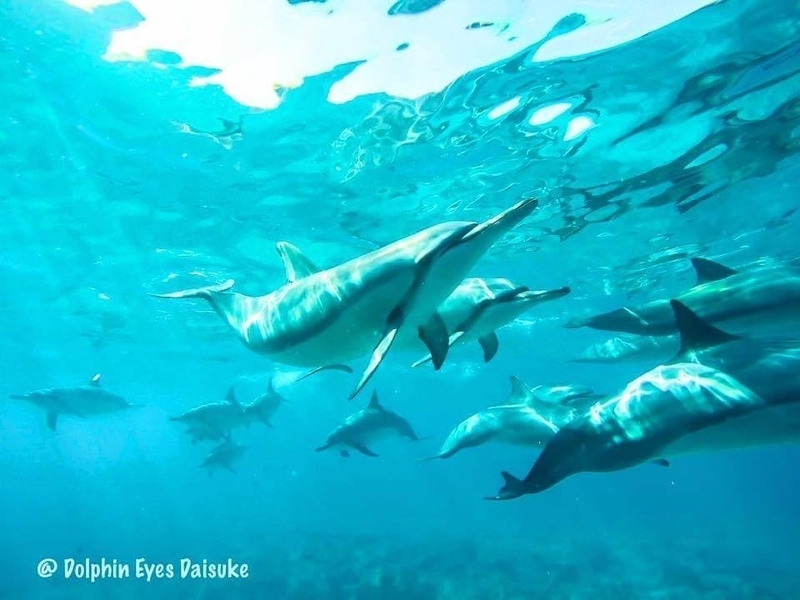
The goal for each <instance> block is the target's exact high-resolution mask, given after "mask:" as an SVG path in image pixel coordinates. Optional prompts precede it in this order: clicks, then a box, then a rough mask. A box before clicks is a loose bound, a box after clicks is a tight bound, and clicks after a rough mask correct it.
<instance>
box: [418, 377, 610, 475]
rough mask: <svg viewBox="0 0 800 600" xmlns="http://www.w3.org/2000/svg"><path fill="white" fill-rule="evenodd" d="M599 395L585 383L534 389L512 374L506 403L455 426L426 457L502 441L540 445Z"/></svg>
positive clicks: (522, 444) (445, 456)
mask: <svg viewBox="0 0 800 600" xmlns="http://www.w3.org/2000/svg"><path fill="white" fill-rule="evenodd" d="M599 397H601V396H600V395H598V394H595V393H594V392H592V391H591V390H589V389H588V388H584V387H582V386H569V385H561V386H537V387H536V388H533V389H531V388H530V387H528V386H527V385H526V384H525V383H523V382H522V380H520V379H519V378H518V377H515V376H513V375H512V376H511V393H510V394H509V396H508V398H507V399H506V403H505V404H502V405H499V406H492V407H489V408H487V409H485V410H482V411H480V412H478V413H476V414H474V415H472V416H471V417H469V418H467V419H465V420H464V421H462V422H461V423H459V424H458V425H456V426H455V428H453V430H452V431H451V432H450V434H449V435H448V436H447V439H446V440H445V441H444V443H443V444H442V447H441V449H440V450H439V453H438V454H437V455H435V456H432V457H430V458H426V459H423V460H432V459H435V458H450V457H451V456H453V455H454V454H456V453H457V452H460V451H461V450H464V449H466V448H474V447H476V446H480V445H482V444H486V443H488V442H501V443H505V444H514V445H520V446H532V447H535V448H541V447H542V446H543V445H544V444H546V443H547V442H548V441H549V440H550V438H552V437H553V435H554V434H555V433H556V432H557V431H558V430H559V428H560V427H561V426H562V425H563V424H565V423H567V422H569V421H570V420H571V419H572V418H574V417H575V416H576V415H578V414H580V412H581V411H582V410H583V409H585V408H587V407H588V406H589V405H590V404H592V403H593V402H595V401H596V400H597V399H598V398H599Z"/></svg>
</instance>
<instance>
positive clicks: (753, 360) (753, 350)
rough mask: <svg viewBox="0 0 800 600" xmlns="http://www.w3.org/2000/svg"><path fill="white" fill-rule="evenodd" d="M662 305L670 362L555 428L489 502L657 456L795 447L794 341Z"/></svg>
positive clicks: (799, 380)
mask: <svg viewBox="0 0 800 600" xmlns="http://www.w3.org/2000/svg"><path fill="white" fill-rule="evenodd" d="M670 304H671V306H672V309H673V311H674V315H675V320H676V323H677V327H678V330H679V333H680V339H681V347H680V351H679V353H678V354H677V355H676V356H675V358H674V359H673V360H672V361H670V362H668V363H666V364H663V365H659V366H658V367H656V368H654V369H652V370H650V371H648V372H647V373H645V374H644V375H642V376H641V377H638V378H637V379H635V380H634V381H632V382H630V383H629V384H628V385H627V386H626V387H625V389H624V390H622V391H621V392H619V393H618V394H615V395H613V396H611V397H609V398H608V399H607V400H605V401H603V402H599V403H597V404H595V405H594V406H592V407H590V408H589V410H587V411H586V412H585V413H584V414H583V415H581V416H579V417H577V418H575V419H573V420H572V421H570V422H569V423H567V424H566V425H564V426H563V427H562V428H561V429H560V430H559V431H558V433H556V434H555V435H554V436H553V438H552V439H551V440H550V441H549V442H548V443H547V445H546V446H545V447H544V449H543V450H542V452H541V454H540V455H539V457H538V459H537V460H536V462H535V464H534V465H533V467H532V468H531V470H530V472H529V473H528V475H527V476H526V477H525V479H523V480H520V479H517V478H516V477H514V476H513V475H511V474H509V473H507V472H505V471H504V472H503V473H502V475H503V478H504V480H505V485H504V487H503V488H502V489H501V490H500V491H499V492H498V494H497V495H496V496H494V497H493V498H491V499H495V500H507V499H511V498H517V497H519V496H521V495H524V494H535V493H539V492H542V491H544V490H546V489H548V488H550V487H552V486H554V485H556V484H557V483H559V482H560V481H562V480H563V479H565V478H566V477H569V476H570V475H574V474H576V473H580V472H610V471H618V470H621V469H627V468H631V467H634V466H636V465H639V464H642V463H643V462H646V461H650V460H653V459H654V458H655V457H657V456H665V457H675V456H682V455H686V454H694V453H699V452H716V451H723V450H730V449H739V448H748V447H754V446H763V445H773V444H789V443H797V442H800V336H796V337H794V338H793V337H783V338H774V337H765V336H761V337H752V336H747V337H743V336H738V335H734V334H730V333H728V332H725V331H722V330H721V329H718V328H716V327H714V326H713V325H711V324H710V323H708V322H707V321H704V320H703V319H701V318H700V317H699V316H698V315H697V314H695V313H694V312H692V311H691V310H690V309H689V308H688V307H686V305H684V304H682V303H681V302H679V301H677V300H672V301H671V303H670Z"/></svg>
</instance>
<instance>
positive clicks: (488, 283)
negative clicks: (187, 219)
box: [278, 242, 570, 367]
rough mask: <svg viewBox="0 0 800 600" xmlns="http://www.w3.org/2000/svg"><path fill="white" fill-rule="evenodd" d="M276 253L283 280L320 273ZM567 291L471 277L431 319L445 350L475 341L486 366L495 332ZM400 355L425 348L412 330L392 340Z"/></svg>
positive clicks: (284, 251) (293, 254)
mask: <svg viewBox="0 0 800 600" xmlns="http://www.w3.org/2000/svg"><path fill="white" fill-rule="evenodd" d="M278 252H279V254H280V256H281V259H282V261H283V265H284V268H285V270H286V280H287V281H290V282H291V281H294V280H296V279H297V278H298V277H299V276H300V275H302V276H303V277H307V276H308V275H310V274H312V273H316V272H318V271H320V269H319V268H318V267H317V266H316V265H315V264H314V262H313V261H312V260H311V259H310V258H309V257H308V256H306V255H305V254H304V253H303V252H302V251H301V250H300V249H299V248H297V246H295V245H293V244H290V243H288V242H279V245H278ZM569 293H570V288H568V287H560V288H556V289H553V290H531V289H529V288H527V287H525V286H521V285H517V284H515V283H513V282H511V281H509V280H508V279H501V278H499V277H494V278H482V277H470V278H467V279H465V280H464V281H462V282H461V283H460V284H459V285H458V287H457V288H456V289H455V290H453V293H452V294H450V295H449V296H448V297H447V298H446V299H445V301H444V302H442V303H441V304H440V305H439V306H438V308H437V309H436V314H435V315H434V316H433V318H434V319H436V320H438V319H439V318H441V320H442V322H443V323H444V326H445V329H446V330H447V333H448V334H449V339H448V348H452V347H453V346H454V345H457V344H464V343H466V342H472V341H477V342H478V344H480V346H481V348H482V350H483V360H484V361H485V362H489V361H490V360H492V358H494V356H495V355H496V354H497V350H498V348H499V344H500V342H499V340H498V339H497V333H496V331H497V330H498V329H500V328H501V327H503V326H505V325H508V324H509V323H511V322H512V321H513V320H514V319H516V318H517V317H518V316H520V315H521V314H522V313H524V312H525V311H527V310H529V309H531V308H532V307H533V306H535V305H537V304H542V303H544V302H548V301H550V300H556V299H557V298H562V297H564V296H566V295H567V294H569ZM395 347H396V348H398V349H399V350H402V351H410V352H416V353H419V352H421V351H422V350H423V349H424V345H423V343H422V341H421V339H420V337H419V335H418V333H417V332H416V331H414V330H411V329H408V328H404V329H402V330H401V331H400V333H399V334H398V336H397V340H395ZM432 360H433V357H432V355H431V354H428V355H427V356H425V357H424V358H422V359H420V360H418V361H417V362H415V363H414V364H413V365H412V366H414V367H418V366H420V365H422V364H425V363H427V362H430V361H432Z"/></svg>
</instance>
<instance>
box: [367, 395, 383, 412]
mask: <svg viewBox="0 0 800 600" xmlns="http://www.w3.org/2000/svg"><path fill="white" fill-rule="evenodd" d="M367 408H372V409H374V410H383V406H381V403H380V400H378V392H377V391H373V392H372V397H370V399H369V404H367Z"/></svg>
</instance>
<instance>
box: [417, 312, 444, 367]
mask: <svg viewBox="0 0 800 600" xmlns="http://www.w3.org/2000/svg"><path fill="white" fill-rule="evenodd" d="M418 331H419V339H421V340H422V342H423V343H424V344H425V346H426V347H427V348H428V351H429V352H430V357H431V358H430V360H432V361H433V368H434V369H435V370H436V371H438V370H439V369H441V368H442V365H443V364H444V359H445V358H446V357H447V350H448V348H449V346H450V340H449V336H448V334H447V325H445V323H444V319H442V315H440V314H439V313H438V312H435V313H433V315H431V318H430V319H428V322H427V323H425V325H420V326H419V328H418Z"/></svg>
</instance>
